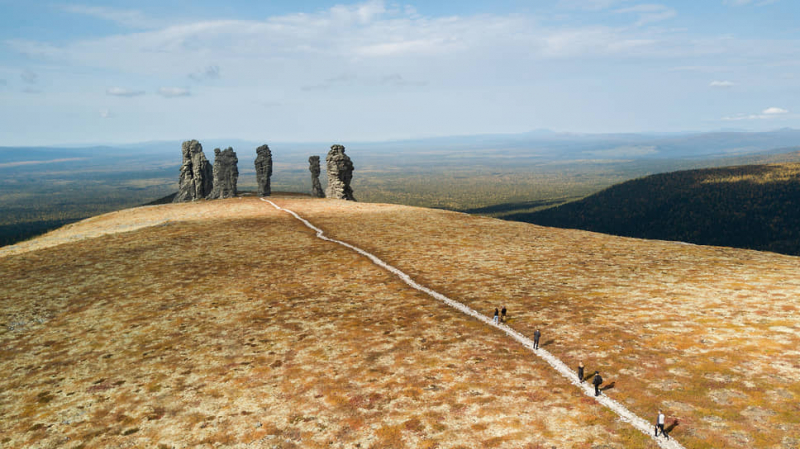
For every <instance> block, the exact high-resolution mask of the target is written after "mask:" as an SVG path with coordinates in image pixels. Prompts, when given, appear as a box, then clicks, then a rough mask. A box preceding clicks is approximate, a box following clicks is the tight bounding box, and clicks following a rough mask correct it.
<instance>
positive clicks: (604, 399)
mask: <svg viewBox="0 0 800 449" xmlns="http://www.w3.org/2000/svg"><path fill="white" fill-rule="evenodd" d="M261 200H262V201H266V202H267V203H269V204H271V205H272V206H273V207H275V208H276V209H278V210H280V211H284V212H288V213H289V214H291V215H293V216H294V218H296V219H298V220H300V221H301V222H302V223H303V224H304V225H306V226H307V227H308V228H310V229H312V230H313V231H315V232H316V233H317V238H320V239H322V240H326V241H328V242H333V243H337V244H339V245H342V246H344V247H347V248H350V249H351V250H353V251H355V252H357V253H359V254H361V255H363V256H366V257H367V258H369V259H370V260H371V261H372V262H373V263H374V264H375V265H378V266H379V267H381V268H384V269H386V270H387V271H389V272H391V273H393V274H395V275H396V276H397V277H399V278H400V279H401V280H402V281H403V282H405V283H406V284H408V285H409V286H410V287H412V288H414V289H416V290H419V291H421V292H423V293H426V294H428V295H430V296H432V297H433V298H435V299H437V300H439V301H441V302H443V303H445V304H447V305H448V306H450V307H452V308H454V309H456V310H458V311H459V312H462V313H464V314H466V315H469V316H471V317H473V318H475V319H476V320H479V321H481V322H483V323H484V324H486V325H488V326H492V327H494V328H496V329H499V330H500V331H502V332H505V333H506V335H508V336H509V337H511V338H513V339H514V340H516V341H518V342H519V343H520V344H522V346H525V347H526V348H528V349H529V350H531V352H533V353H534V354H535V355H537V356H539V357H540V358H541V359H543V360H544V361H545V362H547V364H549V365H550V366H551V367H553V369H555V370H556V371H558V372H559V373H560V374H561V375H562V376H564V377H565V378H566V379H567V380H569V382H570V383H571V384H572V385H574V386H576V387H577V388H580V389H581V390H583V393H584V394H586V395H587V396H589V397H592V398H594V399H595V400H596V401H597V402H599V403H600V404H602V405H604V406H606V407H607V408H609V409H611V410H612V411H613V412H614V413H616V414H617V415H618V416H619V417H620V419H621V420H622V421H624V422H627V423H629V424H631V425H632V426H633V427H635V428H636V429H638V430H639V431H641V432H642V433H644V434H645V435H647V436H649V437H650V438H652V439H653V440H654V441H655V442H656V443H658V445H659V446H660V447H662V448H665V449H685V448H684V447H683V446H682V445H681V444H680V443H678V442H677V441H675V439H674V438H670V439H669V440H667V439H665V438H661V437H654V436H653V427H654V424H653V423H651V422H648V421H646V420H644V419H642V418H640V417H639V416H637V415H636V414H634V413H633V412H631V411H630V410H628V409H627V408H626V407H625V406H624V405H622V404H620V403H619V402H617V401H615V400H613V399H611V398H609V397H608V396H606V395H600V396H595V395H594V386H592V385H590V384H589V382H586V383H580V380H579V379H578V376H577V374H576V373H575V371H574V370H572V369H571V368H569V367H568V366H567V365H566V364H564V362H562V361H561V360H559V359H558V358H557V357H556V356H554V355H553V354H551V353H550V352H548V351H547V350H546V349H541V348H539V349H533V340H531V339H530V338H528V337H526V336H524V335H522V334H521V333H519V332H517V331H515V330H514V329H512V328H510V327H508V326H507V325H505V324H495V323H494V321H492V319H491V318H490V317H488V316H486V315H483V314H481V313H479V312H477V311H475V310H473V309H471V308H469V307H467V306H466V305H464V304H461V303H460V302H458V301H454V300H452V299H450V298H448V297H447V296H444V295H443V294H441V293H439V292H436V291H434V290H431V289H429V288H428V287H425V286H423V285H420V284H418V283H416V282H415V281H414V280H413V279H411V277H410V276H409V275H407V274H406V273H404V272H402V271H400V270H398V269H397V268H395V267H393V266H391V265H389V264H387V263H386V262H384V261H382V260H381V259H379V258H378V257H376V256H374V255H373V254H370V253H368V252H366V251H364V250H363V249H361V248H358V247H356V246H353V245H351V244H349V243H346V242H342V241H341V240H336V239H332V238H329V237H326V236H325V233H324V232H323V231H322V229H319V228H318V227H316V226H314V225H313V224H311V223H310V222H309V221H308V220H306V219H304V218H302V217H301V216H299V215H297V214H296V213H295V212H293V211H291V210H289V209H284V208H282V207H280V206H278V205H277V204H275V203H273V202H272V201H270V200H268V199H265V198H261Z"/></svg>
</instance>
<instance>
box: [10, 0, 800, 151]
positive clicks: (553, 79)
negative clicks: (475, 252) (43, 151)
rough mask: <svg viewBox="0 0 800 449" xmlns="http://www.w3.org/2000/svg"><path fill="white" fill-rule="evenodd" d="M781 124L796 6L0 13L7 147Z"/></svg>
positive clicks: (476, 4) (40, 9)
mask: <svg viewBox="0 0 800 449" xmlns="http://www.w3.org/2000/svg"><path fill="white" fill-rule="evenodd" d="M782 127H795V128H800V2H797V1H794V0H704V1H702V2H701V1H696V0H695V1H682V0H679V1H670V2H657V1H652V0H646V1H636V0H528V1H522V0H501V1H493V2H486V1H472V0H462V1H438V2H437V1H426V2H413V1H411V2H397V3H396V2H392V1H378V0H372V1H366V2H353V3H347V2H340V3H337V2H329V1H321V0H320V1H305V2H297V1H270V2H267V1H259V2H255V1H253V2H248V1H242V0H232V1H227V2H224V3H223V2H212V1H194V0H192V1H190V0H159V1H149V0H141V1H122V0H118V1H102V2H101V1H82V2H66V1H64V2H59V1H57V0H54V1H37V2H33V1H31V0H0V146H4V145H54V144H76V143H123V142H137V141H148V140H164V139H190V138H196V139H204V138H205V139H207V138H238V139H246V140H255V141H266V142H277V141H323V142H347V141H367V140H389V139H403V138H417V137H427V136H446V135H464V134H482V133H515V132H525V131H529V130H533V129H539V128H548V129H553V130H556V131H570V132H595V133H603V132H642V131H686V130H694V131H704V130H718V129H728V128H731V129H747V130H754V131H759V130H770V129H776V128H782Z"/></svg>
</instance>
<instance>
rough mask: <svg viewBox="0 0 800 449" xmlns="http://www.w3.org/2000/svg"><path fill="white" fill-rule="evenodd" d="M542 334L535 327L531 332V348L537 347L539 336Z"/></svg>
mask: <svg viewBox="0 0 800 449" xmlns="http://www.w3.org/2000/svg"><path fill="white" fill-rule="evenodd" d="M541 336H542V333H541V332H539V329H536V330H535V331H534V332H533V349H539V337H541Z"/></svg>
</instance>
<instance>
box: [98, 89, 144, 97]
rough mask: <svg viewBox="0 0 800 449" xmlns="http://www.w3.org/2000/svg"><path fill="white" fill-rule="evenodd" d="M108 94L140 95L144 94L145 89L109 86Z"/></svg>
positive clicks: (116, 95) (122, 95)
mask: <svg viewBox="0 0 800 449" xmlns="http://www.w3.org/2000/svg"><path fill="white" fill-rule="evenodd" d="M106 95H113V96H115V97H138V96H139V95H144V91H143V90H133V89H126V88H124V87H109V88H108V89H106Z"/></svg>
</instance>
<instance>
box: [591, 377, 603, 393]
mask: <svg viewBox="0 0 800 449" xmlns="http://www.w3.org/2000/svg"><path fill="white" fill-rule="evenodd" d="M592 384H594V395H595V396H600V385H602V384H603V378H602V377H600V371H595V372H594V380H592Z"/></svg>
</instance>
